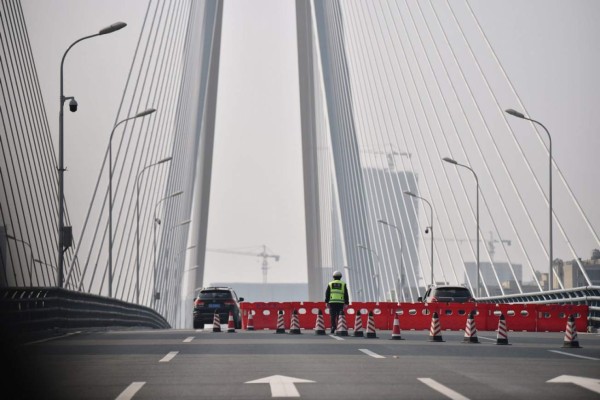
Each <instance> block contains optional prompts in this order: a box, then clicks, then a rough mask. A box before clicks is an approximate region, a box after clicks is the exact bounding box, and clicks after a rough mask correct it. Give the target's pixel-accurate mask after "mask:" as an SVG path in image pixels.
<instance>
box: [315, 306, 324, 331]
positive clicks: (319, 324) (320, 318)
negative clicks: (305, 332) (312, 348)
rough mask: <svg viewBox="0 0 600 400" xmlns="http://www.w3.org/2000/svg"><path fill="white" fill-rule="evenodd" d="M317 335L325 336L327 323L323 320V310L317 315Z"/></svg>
mask: <svg viewBox="0 0 600 400" xmlns="http://www.w3.org/2000/svg"><path fill="white" fill-rule="evenodd" d="M315 335H325V321H324V320H323V311H321V309H319V313H318V314H317V322H316V324H315Z"/></svg>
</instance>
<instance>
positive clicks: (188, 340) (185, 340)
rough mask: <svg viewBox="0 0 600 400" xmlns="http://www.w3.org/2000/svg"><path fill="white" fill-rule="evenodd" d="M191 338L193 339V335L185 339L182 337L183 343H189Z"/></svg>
mask: <svg viewBox="0 0 600 400" xmlns="http://www.w3.org/2000/svg"><path fill="white" fill-rule="evenodd" d="M192 340H194V337H193V336H190V337H189V338H186V339H184V341H183V343H189V342H191V341H192Z"/></svg>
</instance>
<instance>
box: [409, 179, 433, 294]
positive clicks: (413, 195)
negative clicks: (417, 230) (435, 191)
mask: <svg viewBox="0 0 600 400" xmlns="http://www.w3.org/2000/svg"><path fill="white" fill-rule="evenodd" d="M404 194H405V195H407V196H411V197H414V198H417V199H421V200H423V201H424V202H425V203H427V205H428V206H429V211H430V213H431V218H430V220H431V222H430V225H429V226H428V227H426V228H425V233H428V231H431V285H432V286H433V284H434V282H433V207H432V206H431V203H430V202H429V201H427V199H424V198H422V197H421V196H417V195H416V194H414V193H413V192H410V191H408V190H406V191H404Z"/></svg>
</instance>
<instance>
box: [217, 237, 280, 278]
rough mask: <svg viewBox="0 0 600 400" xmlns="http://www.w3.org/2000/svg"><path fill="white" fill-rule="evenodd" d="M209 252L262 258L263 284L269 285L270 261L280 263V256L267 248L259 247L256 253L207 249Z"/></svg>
mask: <svg viewBox="0 0 600 400" xmlns="http://www.w3.org/2000/svg"><path fill="white" fill-rule="evenodd" d="M206 250H207V251H212V252H214V253H225V254H239V255H243V256H255V257H261V258H262V267H261V269H262V275H263V283H267V271H268V269H269V262H268V259H269V258H272V259H274V260H275V261H279V258H280V256H279V255H277V254H272V252H271V251H270V250H269V249H268V248H267V246H265V245H264V244H263V245H262V246H258V249H257V250H256V251H248V250H234V249H206Z"/></svg>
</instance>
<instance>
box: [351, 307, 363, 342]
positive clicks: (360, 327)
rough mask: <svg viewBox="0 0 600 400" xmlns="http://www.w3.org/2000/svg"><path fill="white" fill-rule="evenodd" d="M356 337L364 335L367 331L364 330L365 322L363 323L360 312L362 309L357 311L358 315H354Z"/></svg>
mask: <svg viewBox="0 0 600 400" xmlns="http://www.w3.org/2000/svg"><path fill="white" fill-rule="evenodd" d="M353 336H354V337H364V336H365V333H364V332H363V324H362V316H361V314H360V310H357V311H356V317H354V334H353Z"/></svg>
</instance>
